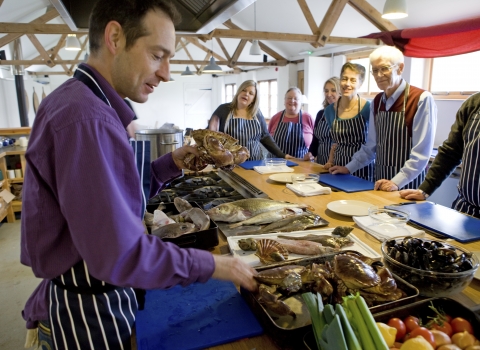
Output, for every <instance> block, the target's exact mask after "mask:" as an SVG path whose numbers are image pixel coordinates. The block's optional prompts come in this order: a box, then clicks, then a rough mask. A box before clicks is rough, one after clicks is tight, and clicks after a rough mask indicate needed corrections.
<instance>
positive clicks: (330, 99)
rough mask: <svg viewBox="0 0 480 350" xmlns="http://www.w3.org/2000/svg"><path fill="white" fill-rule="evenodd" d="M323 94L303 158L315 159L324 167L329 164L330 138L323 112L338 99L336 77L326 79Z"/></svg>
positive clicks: (338, 84) (338, 87)
mask: <svg viewBox="0 0 480 350" xmlns="http://www.w3.org/2000/svg"><path fill="white" fill-rule="evenodd" d="M323 93H324V96H325V99H324V100H323V108H324V109H321V110H320V111H318V113H317V117H316V118H315V125H314V127H313V139H312V143H311V144H310V147H309V148H308V153H307V154H305V156H304V160H314V157H316V159H317V163H319V164H322V165H325V164H327V163H328V162H329V158H330V150H331V147H332V138H331V136H330V127H329V126H328V124H327V122H326V120H325V116H324V112H325V108H327V106H328V105H330V104H332V103H335V102H337V100H338V98H339V97H340V79H339V78H338V77H331V78H330V79H328V80H327V81H326V82H325V84H324V85H323Z"/></svg>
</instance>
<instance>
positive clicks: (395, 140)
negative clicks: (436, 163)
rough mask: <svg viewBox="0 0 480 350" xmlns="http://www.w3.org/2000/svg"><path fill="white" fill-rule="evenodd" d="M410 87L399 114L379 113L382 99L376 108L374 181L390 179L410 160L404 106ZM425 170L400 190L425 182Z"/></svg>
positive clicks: (406, 89) (410, 138)
mask: <svg viewBox="0 0 480 350" xmlns="http://www.w3.org/2000/svg"><path fill="white" fill-rule="evenodd" d="M409 92H410V85H409V84H407V86H406V87H405V91H404V99H403V107H402V111H401V112H388V111H380V106H381V104H382V101H383V99H380V103H379V104H378V108H377V115H376V116H375V131H376V133H377V155H376V158H375V181H377V180H380V179H387V180H390V179H392V178H393V177H394V176H395V175H397V174H398V172H399V171H400V169H402V168H403V166H404V165H405V162H406V161H407V160H408V159H409V158H410V153H411V151H412V137H411V136H409V135H408V129H407V124H406V123H405V106H406V104H407V99H408V94H409ZM425 174H426V169H423V170H422V172H421V173H420V174H419V175H418V176H417V177H416V178H415V179H414V180H413V181H411V182H410V183H408V184H407V185H405V186H404V187H403V188H399V190H401V189H407V188H411V189H416V188H418V187H419V186H420V184H421V183H422V182H423V180H425Z"/></svg>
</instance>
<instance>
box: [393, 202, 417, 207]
mask: <svg viewBox="0 0 480 350" xmlns="http://www.w3.org/2000/svg"><path fill="white" fill-rule="evenodd" d="M410 204H417V202H402V203H393V204H390V205H389V206H397V205H410Z"/></svg>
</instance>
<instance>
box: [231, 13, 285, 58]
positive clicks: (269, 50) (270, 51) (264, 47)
mask: <svg viewBox="0 0 480 350" xmlns="http://www.w3.org/2000/svg"><path fill="white" fill-rule="evenodd" d="M223 25H224V26H225V27H227V28H229V29H239V30H242V28H240V27H239V26H237V25H236V24H235V23H233V22H232V20H230V19H229V20H228V21H226V22H224V23H223ZM248 41H250V42H252V40H248ZM258 44H259V45H260V48H261V49H262V51H263V52H265V53H266V54H267V55H270V56H272V57H273V58H275V59H276V60H286V58H285V57H283V56H282V55H280V54H279V53H278V52H276V51H275V50H273V49H272V48H270V47H269V46H267V45H265V44H264V43H262V42H261V41H259V42H258Z"/></svg>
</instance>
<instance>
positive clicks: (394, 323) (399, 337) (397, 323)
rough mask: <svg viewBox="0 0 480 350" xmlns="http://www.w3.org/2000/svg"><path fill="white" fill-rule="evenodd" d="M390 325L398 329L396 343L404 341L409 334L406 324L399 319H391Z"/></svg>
mask: <svg viewBox="0 0 480 350" xmlns="http://www.w3.org/2000/svg"><path fill="white" fill-rule="evenodd" d="M388 325H389V326H390V327H393V328H396V329H397V335H396V336H395V340H396V341H400V340H402V339H403V337H404V336H405V333H407V327H405V323H403V321H402V320H401V319H399V318H396V317H394V318H391V319H390V320H389V321H388Z"/></svg>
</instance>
